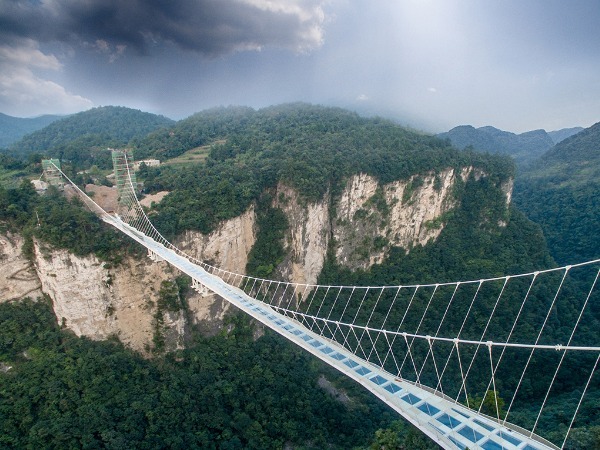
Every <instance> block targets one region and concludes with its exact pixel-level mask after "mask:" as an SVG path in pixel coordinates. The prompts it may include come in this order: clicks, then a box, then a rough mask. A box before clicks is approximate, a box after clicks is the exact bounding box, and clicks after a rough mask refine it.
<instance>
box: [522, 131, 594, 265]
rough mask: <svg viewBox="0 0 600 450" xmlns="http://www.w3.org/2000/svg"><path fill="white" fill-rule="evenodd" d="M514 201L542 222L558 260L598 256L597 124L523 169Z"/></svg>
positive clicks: (563, 142)
mask: <svg viewBox="0 0 600 450" xmlns="http://www.w3.org/2000/svg"><path fill="white" fill-rule="evenodd" d="M514 200H515V204H516V205H517V206H518V207H519V208H520V209H522V210H523V211H524V212H525V213H526V214H527V215H528V216H529V218H530V219H532V220H534V221H535V222H537V223H539V224H540V225H541V226H542V229H543V231H544V234H545V235H546V238H547V240H548V246H549V248H550V251H551V253H552V254H553V256H554V258H555V259H556V260H557V262H559V264H570V263H577V262H581V261H584V260H589V259H594V258H598V257H600V213H599V211H600V123H597V124H595V125H593V126H591V127H589V128H586V129H584V130H583V131H581V132H579V133H577V134H575V135H573V136H571V137H569V138H567V139H565V140H563V141H561V142H560V143H558V144H557V145H556V146H554V147H553V148H552V149H551V150H549V151H548V152H546V153H545V154H544V155H543V156H542V157H540V158H539V159H537V160H535V161H534V162H532V164H531V165H530V166H529V167H527V168H526V169H524V170H523V173H522V174H521V175H520V176H519V177H518V178H517V180H516V184H515V195H514Z"/></svg>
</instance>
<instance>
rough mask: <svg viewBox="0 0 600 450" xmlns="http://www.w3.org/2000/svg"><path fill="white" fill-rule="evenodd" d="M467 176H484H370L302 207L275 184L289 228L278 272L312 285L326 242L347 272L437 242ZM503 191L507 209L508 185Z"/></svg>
mask: <svg viewBox="0 0 600 450" xmlns="http://www.w3.org/2000/svg"><path fill="white" fill-rule="evenodd" d="M471 174H472V175H473V177H474V178H475V179H478V178H480V177H482V176H485V174H484V173H482V172H480V171H474V170H473V169H472V168H463V169H462V170H461V171H460V172H456V171H455V170H454V169H452V168H449V169H446V170H443V171H441V172H440V173H429V174H426V175H416V176H413V177H411V178H410V179H409V180H407V181H395V182H393V183H389V184H385V185H381V184H380V183H379V182H378V181H377V180H376V179H375V178H374V177H371V176H369V175H366V174H358V175H354V176H353V177H351V178H350V179H349V180H348V181H347V183H346V187H345V188H344V190H343V192H342V193H341V195H340V196H339V198H331V196H330V195H329V194H326V195H325V197H324V199H323V200H321V201H319V202H316V203H308V204H304V203H302V202H301V201H300V199H299V196H298V193H297V192H296V191H295V190H293V189H291V188H289V187H287V186H285V185H283V184H281V183H280V184H279V186H278V187H277V195H276V196H275V201H274V206H276V207H278V208H281V209H282V210H283V211H284V213H285V214H286V216H287V219H288V223H289V225H290V228H289V230H288V232H287V236H286V242H285V245H286V247H285V248H286V253H287V255H288V256H287V258H286V260H285V261H284V262H283V263H282V265H281V267H280V268H279V271H280V273H281V274H282V275H283V276H284V278H286V279H288V280H289V281H293V282H296V283H307V284H313V283H315V282H316V280H317V277H318V275H319V273H320V272H321V270H322V268H323V264H324V261H325V257H326V254H327V250H328V246H329V243H330V240H331V239H333V240H334V243H335V244H334V249H333V250H334V254H335V258H336V261H337V263H338V264H340V265H342V266H344V267H348V268H349V269H353V270H354V269H368V268H370V267H371V266H373V264H377V263H381V262H382V261H383V260H384V259H385V257H386V256H387V254H388V251H389V249H390V247H392V246H394V247H402V248H404V249H405V250H406V251H410V249H411V248H412V247H413V246H415V245H424V244H426V243H427V242H428V241H430V240H435V239H437V237H438V236H439V235H440V233H441V231H442V229H443V227H444V224H445V220H446V217H447V216H446V213H448V212H449V211H450V210H451V209H452V208H454V207H455V206H456V205H457V202H458V200H457V199H456V198H455V196H454V186H455V185H456V183H457V182H458V181H459V180H460V181H461V182H466V181H467V179H468V177H469V176H470V175H471ZM503 190H504V192H505V195H506V197H507V204H508V203H509V202H510V196H511V193H512V182H509V183H506V186H503ZM330 205H331V206H330Z"/></svg>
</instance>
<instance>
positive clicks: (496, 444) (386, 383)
mask: <svg viewBox="0 0 600 450" xmlns="http://www.w3.org/2000/svg"><path fill="white" fill-rule="evenodd" d="M103 219H104V220H105V221H106V222H107V223H109V224H111V225H113V226H114V227H116V228H118V229H119V230H120V231H122V232H123V233H125V234H127V235H128V236H130V237H131V238H133V239H134V240H136V241H138V242H139V243H140V244H142V245H144V246H145V247H146V248H148V249H149V250H150V251H152V252H154V253H155V254H156V255H158V256H160V258H162V259H164V260H165V261H167V262H168V263H169V264H171V265H173V266H175V267H177V268H178V269H179V270H181V271H182V272H184V273H186V274H187V275H189V276H190V277H192V279H193V280H195V281H196V282H197V283H200V284H201V285H203V286H206V287H207V288H208V289H210V290H211V291H213V292H214V293H216V294H217V295H219V296H221V297H223V298H224V299H226V300H227V301H229V302H230V303H232V304H234V305H235V306H236V307H238V308H239V309H241V310H242V311H244V312H245V313H247V314H249V315H250V316H252V317H254V318H255V319H257V320H258V321H260V322H262V323H264V324H265V325H266V326H268V327H269V328H271V329H273V330H275V331H276V332H277V333H279V334H281V335H282V336H284V337H285V338H287V339H289V340H290V341H292V342H294V343H295V344H296V345H298V346H300V347H302V348H303V349H305V350H307V351H309V352H310V353H312V354H313V355H315V356H317V357H318V358H320V359H321V360H323V361H325V362H326V363H327V364H329V365H331V366H333V367H335V368H336V369H338V370H339V371H340V372H342V373H344V374H345V375H347V376H349V377H350V378H352V379H354V380H356V381H357V382H358V383H360V384H361V385H363V386H364V387H365V388H367V389H368V390H369V391H370V392H372V393H373V394H375V395H376V396H377V397H379V398H380V399H381V400H383V401H384V402H385V403H386V404H387V405H389V406H390V407H391V408H393V409H394V410H396V411H397V412H398V413H399V414H400V415H402V416H403V417H404V418H405V419H407V420H408V421H410V422H411V423H412V424H413V425H415V426H417V427H418V428H419V429H420V430H421V431H422V432H424V433H425V434H427V435H428V436H429V437H430V438H431V439H433V441H434V442H436V443H438V444H439V445H440V446H442V447H443V448H445V449H457V448H458V449H465V448H469V449H471V450H474V449H483V450H501V449H506V450H516V449H519V450H547V449H552V450H554V449H558V447H556V446H555V445H553V444H551V443H550V442H548V441H546V440H544V439H542V438H540V437H539V436H536V435H532V436H530V434H529V432H527V431H526V430H524V429H521V428H519V427H516V426H514V425H511V424H506V426H502V425H501V424H499V423H498V422H497V421H496V420H495V419H493V418H489V417H487V416H482V415H480V414H477V413H476V412H475V411H472V410H470V409H468V408H466V407H464V406H463V405H461V404H459V403H456V402H454V400H452V399H449V398H447V397H445V396H443V395H442V394H441V393H439V392H434V391H433V390H432V389H430V388H427V387H425V386H418V385H415V384H414V383H412V382H409V381H407V380H402V379H399V378H396V377H395V376H394V375H392V374H390V373H388V372H386V371H384V370H383V369H381V368H380V367H378V366H375V365H373V364H371V363H369V362H367V361H365V360H363V359H361V358H358V357H357V356H356V355H354V354H353V353H351V352H350V351H348V350H347V349H346V348H345V347H343V346H341V345H340V344H338V343H336V342H333V341H331V340H330V339H327V338H325V337H323V336H320V335H318V334H316V333H314V332H312V331H311V330H309V329H307V328H306V327H304V326H303V325H302V324H301V323H299V322H298V321H296V320H294V319H293V318H290V317H288V316H284V315H282V314H279V313H278V312H276V311H275V310H273V309H272V308H271V307H270V306H269V305H267V304H265V303H263V302H260V301H258V300H255V299H253V298H251V297H249V296H248V295H247V294H246V293H244V292H243V291H242V290H240V289H238V288H236V287H233V286H231V285H229V284H227V283H225V282H224V281H223V280H221V279H220V278H218V277H216V276H214V275H211V274H209V273H208V272H206V271H205V270H204V269H203V268H201V267H199V266H198V265H196V264H194V263H192V262H190V261H189V260H188V259H186V258H185V257H183V256H181V255H178V254H177V253H175V252H173V251H172V250H169V249H167V248H166V247H164V246H163V245H162V244H159V243H158V242H156V241H154V240H153V239H152V238H150V237H148V236H146V235H144V234H142V233H141V232H139V231H138V230H136V229H135V228H132V227H130V226H129V225H127V224H125V223H124V222H122V221H120V220H119V219H117V218H114V217H112V216H105V217H104V218H103Z"/></svg>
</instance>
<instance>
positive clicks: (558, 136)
mask: <svg viewBox="0 0 600 450" xmlns="http://www.w3.org/2000/svg"><path fill="white" fill-rule="evenodd" d="M580 131H583V127H574V128H563V129H562V130H556V131H549V132H548V136H550V138H552V140H553V141H554V143H555V144H558V143H559V142H562V141H564V140H565V139H567V138H568V137H571V136H573V135H574V134H577V133H579V132H580Z"/></svg>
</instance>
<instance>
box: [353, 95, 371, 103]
mask: <svg viewBox="0 0 600 450" xmlns="http://www.w3.org/2000/svg"><path fill="white" fill-rule="evenodd" d="M356 100H358V101H359V102H366V101H367V100H369V96H368V95H367V94H360V95H359V96H358V97H356Z"/></svg>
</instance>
